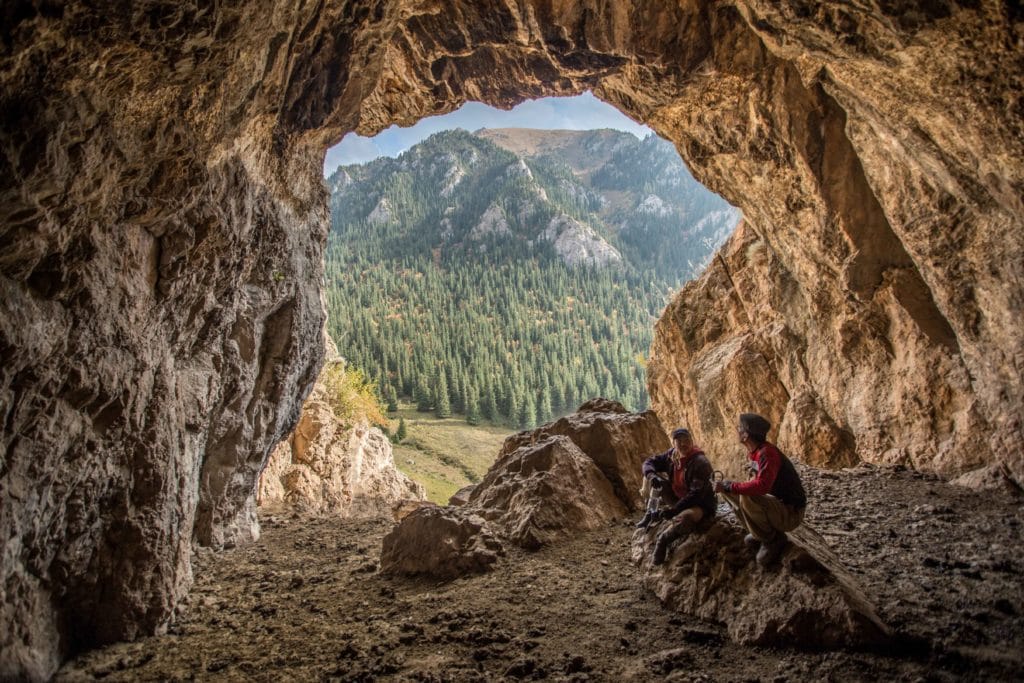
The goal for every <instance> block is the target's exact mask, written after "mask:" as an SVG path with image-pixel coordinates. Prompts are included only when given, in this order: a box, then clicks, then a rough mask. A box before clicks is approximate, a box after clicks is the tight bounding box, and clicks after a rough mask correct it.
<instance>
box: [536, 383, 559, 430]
mask: <svg viewBox="0 0 1024 683" xmlns="http://www.w3.org/2000/svg"><path fill="white" fill-rule="evenodd" d="M554 416H555V414H554V410H552V408H551V390H550V389H549V388H544V389H541V390H540V407H538V408H537V421H538V422H539V423H544V422H548V421H549V420H551V418H553V417H554Z"/></svg>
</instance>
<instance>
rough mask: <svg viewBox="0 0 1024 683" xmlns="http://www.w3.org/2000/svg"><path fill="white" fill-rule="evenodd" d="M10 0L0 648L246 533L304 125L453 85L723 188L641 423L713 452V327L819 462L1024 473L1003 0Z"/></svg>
mask: <svg viewBox="0 0 1024 683" xmlns="http://www.w3.org/2000/svg"><path fill="white" fill-rule="evenodd" d="M2 12H3V15H2V16H3V21H2V22H0V41H2V44H0V117H2V120H3V133H2V137H0V149H2V151H3V153H2V155H0V198H2V201H0V212H2V215H3V222H2V224H0V288H2V291H3V296H2V299H0V358H2V361H3V362H2V367H0V416H2V418H3V423H2V424H3V428H2V430H3V431H2V434H0V439H2V446H3V448H2V451H0V457H2V458H3V459H2V462H0V535H2V539H3V542H4V545H3V564H2V577H0V579H2V581H3V586H4V603H3V605H2V608H0V639H2V640H0V676H9V677H30V678H39V677H45V676H47V675H48V674H49V673H50V672H52V671H53V670H54V668H55V667H56V666H57V664H58V662H59V661H60V659H61V658H62V657H64V656H66V655H67V654H68V653H69V652H72V651H74V650H75V649H77V648H81V647H88V646H91V645H95V644H97V643H102V642H107V641H110V640H114V639H120V638H131V637H135V636H137V635H139V634H143V633H151V632H156V631H159V630H160V629H161V628H163V627H164V626H165V625H166V623H167V621H168V619H169V618H170V616H171V614H172V611H173V608H174V605H175V603H176V602H177V600H178V598H179V597H180V596H181V595H182V594H183V592H184V591H186V590H187V588H188V584H189V581H190V571H189V552H190V548H191V544H192V543H193V542H197V543H201V544H205V545H211V546H214V547H223V546H225V545H230V544H233V543H237V542H242V541H245V540H247V539H251V538H252V537H254V536H255V535H256V534H258V526H257V522H256V520H255V517H254V515H253V507H252V506H253V492H254V488H255V483H256V478H257V475H258V473H259V471H260V469H261V468H262V466H263V464H264V463H265V461H266V458H267V457H268V454H269V452H270V450H271V449H272V448H273V446H274V445H275V444H276V443H277V442H278V441H280V440H281V439H283V438H284V437H285V436H286V435H287V434H288V432H289V431H290V429H291V428H292V427H293V426H294V424H295V421H296V420H297V418H298V415H299V410H300V406H301V403H302V399H303V398H304V396H305V395H306V394H307V393H308V391H309V389H310V387H311V385H312V383H313V381H314V379H315V376H316V373H317V370H318V367H319V365H320V362H321V354H322V351H321V349H320V344H319V343H318V341H319V339H320V329H321V327H322V323H323V308H322V305H321V302H320V289H321V286H322V284H321V281H322V252H323V247H324V240H325V231H326V225H327V220H326V219H327V215H326V201H325V200H326V196H325V191H324V189H323V185H322V182H321V167H320V165H321V160H322V155H323V152H324V150H325V149H326V148H327V146H329V145H330V144H332V143H334V142H336V141H338V140H339V139H340V138H341V136H342V135H343V134H344V133H346V132H348V131H350V130H357V131H358V132H360V133H362V134H373V133H375V132H378V131H380V130H381V129H383V128H384V127H386V126H388V125H390V124H392V123H399V124H411V123H413V122H414V121H416V120H418V119H419V118H421V117H423V116H427V115H431V114H438V113H444V112H447V111H451V110H453V109H455V108H456V107H458V106H459V105H461V104H462V103H463V102H465V101H467V100H480V101H483V102H487V103H490V104H494V105H498V106H511V105H513V104H515V103H516V102H518V101H521V100H522V99H524V98H526V97H538V96H542V95H556V94H576V93H579V92H582V91H584V90H586V89H593V90H594V92H595V93H596V94H597V95H598V96H599V97H601V98H602V99H605V100H606V101H608V102H610V103H612V104H614V105H615V106H617V107H618V108H620V109H621V110H622V111H624V112H626V113H627V114H629V115H631V116H633V117H634V118H636V119H637V120H642V121H644V122H646V123H648V124H649V125H650V126H651V127H653V128H654V129H655V130H657V131H658V132H659V133H660V134H662V135H663V136H665V137H668V138H669V139H672V140H673V141H675V143H676V145H677V148H678V149H679V150H680V153H681V154H682V155H683V157H684V159H685V160H686V161H687V163H688V164H689V165H690V167H691V169H692V170H693V172H694V175H695V176H696V177H697V178H698V179H700V180H702V182H704V183H705V184H707V185H708V186H709V187H711V188H712V189H714V190H716V191H718V192H720V193H721V194H723V195H724V196H725V197H726V198H727V199H729V200H730V201H731V202H732V203H733V204H735V205H737V206H739V207H741V208H742V209H743V211H744V215H745V216H746V221H747V222H746V225H745V227H744V229H743V231H742V232H741V234H738V235H737V237H735V238H734V239H733V241H732V243H731V245H730V247H729V248H728V249H727V251H726V253H723V255H722V258H721V259H719V260H717V261H716V264H715V265H713V267H712V269H710V270H709V272H708V274H707V275H706V276H705V278H704V279H702V280H701V284H698V285H694V286H691V287H690V288H688V289H687V290H686V291H684V292H683V294H682V295H681V296H682V297H683V298H682V299H677V301H676V302H674V303H673V304H672V306H670V308H669V309H668V310H667V312H666V317H665V318H664V319H663V320H662V322H661V323H660V324H659V332H658V337H659V342H657V343H656V346H655V349H654V351H653V357H652V359H651V391H652V396H653V398H654V402H655V406H656V408H657V409H658V410H659V413H660V414H661V416H662V418H663V420H664V421H666V422H669V423H671V422H675V421H679V420H683V419H685V420H686V421H689V422H691V423H692V424H695V425H699V428H700V429H701V430H702V431H703V432H704V433H705V435H706V437H707V438H706V439H705V441H706V442H710V443H711V444H713V445H715V446H716V447H717V446H719V445H720V446H721V448H723V449H724V448H726V447H727V446H728V444H727V443H726V440H725V438H724V435H723V433H721V429H722V426H723V425H729V424H731V422H730V420H731V419H732V416H731V412H730V411H732V410H734V409H735V408H737V407H738V406H740V405H741V404H742V405H743V407H748V403H749V402H744V401H746V399H743V400H740V399H742V397H743V394H742V392H747V391H749V387H748V386H747V385H746V384H744V383H743V382H742V381H733V380H732V379H730V378H729V377H724V376H723V377H720V378H719V379H721V381H719V382H718V383H717V384H714V387H715V389H714V392H712V393H711V394H705V393H701V392H700V391H699V390H700V389H701V388H702V385H701V384H700V381H699V380H700V379H701V377H700V375H695V374H694V373H693V372H692V371H691V368H693V367H697V365H698V362H697V361H698V360H703V361H707V360H709V359H713V358H715V357H719V358H726V357H729V358H734V359H735V360H736V363H735V364H733V365H731V366H730V367H731V368H733V369H734V370H736V371H737V373H738V374H736V377H739V378H741V379H742V378H743V377H745V376H747V374H746V372H745V370H744V368H746V367H748V365H745V364H754V365H757V366H759V367H763V368H764V371H763V376H764V377H765V378H766V381H769V382H770V383H771V387H770V392H769V393H771V396H772V398H771V400H770V401H767V402H766V403H765V404H763V406H758V407H760V409H763V410H765V412H767V413H769V415H771V416H773V417H775V418H776V419H781V420H782V421H783V423H785V415H786V414H787V411H788V414H790V415H797V414H800V415H803V414H808V415H810V414H813V416H814V419H815V420H816V422H814V423H813V425H811V426H812V427H813V429H812V428H810V427H805V426H802V424H803V423H802V422H799V423H798V424H797V425H796V426H794V427H793V428H792V429H787V433H792V435H793V436H792V438H793V439H794V440H797V441H798V440H799V439H800V438H803V439H804V440H805V442H807V443H810V442H812V441H815V440H818V441H821V442H822V443H824V440H825V439H827V438H834V439H835V440H836V443H837V444H840V446H841V447H842V448H841V449H840V450H842V453H843V454H842V456H841V458H840V459H839V460H836V461H834V462H833V463H832V464H838V463H839V462H841V461H843V462H845V461H846V460H852V459H856V458H861V457H868V458H882V459H898V458H908V459H909V460H910V461H912V462H913V463H914V464H915V465H917V466H921V467H936V468H939V469H942V470H943V471H956V470H958V469H964V468H968V467H973V466H975V465H977V464H979V463H987V462H1000V463H1005V465H1006V466H1007V467H1008V468H1009V470H1010V471H1011V472H1012V473H1013V475H1014V476H1015V477H1017V478H1018V480H1021V479H1024V456H1022V455H1021V454H1020V451H1019V449H1017V450H1013V449H1012V448H1010V445H1011V444H1015V443H1019V440H1020V436H1021V402H1020V396H1021V395H1022V393H1024V392H1022V391H1021V389H1022V387H1021V367H1022V363H1024V347H1022V342H1021V340H1020V339H1019V334H1017V333H1018V332H1019V329H1020V323H1019V315H1020V312H1021V309H1022V307H1021V303H1022V284H1021V283H1022V282H1024V273H1022V272H1021V271H1022V269H1024V266H1022V263H1021V254H1022V253H1024V252H1022V249H1021V247H1022V244H1021V242H1022V239H1024V230H1022V225H1021V222H1022V218H1021V217H1022V215H1024V210H1022V206H1021V196H1022V192H1021V189H1022V182H1021V174H1022V163H1021V160H1022V158H1024V154H1022V149H1021V147H1022V144H1024V143H1022V140H1024V136H1022V135H1021V133H1022V130H1021V120H1022V117H1021V101H1020V92H1021V90H1022V88H1021V72H1022V68H1021V59H1020V57H1021V53H1022V47H1021V30H1022V26H1021V17H1020V16H1017V15H1016V14H1015V13H1014V12H1015V10H1014V9H1013V8H1012V6H1011V5H1010V4H1006V5H1004V4H1002V3H996V2H964V3H959V4H957V3H952V2H945V1H943V0H932V1H930V2H921V3H913V2H909V3H881V4H880V5H879V6H877V7H876V6H874V5H870V6H861V5H859V4H858V5H854V4H850V3H838V2H836V3H829V2H825V3H805V2H783V3H768V2H763V3H762V2H755V1H753V0H750V1H748V2H734V3H730V2H721V3H702V2H695V1H694V2H677V1H675V0H673V1H671V2H669V1H668V0H664V1H660V2H659V1H654V2H651V1H646V2H641V1H640V0H636V1H635V2H628V1H623V2H615V3H608V2H603V1H601V0H577V1H572V2H570V1H560V0H532V1H526V0H523V1H522V2H514V1H512V0H494V1H491V2H473V3H461V2H420V3H414V4H413V3H404V2H402V1H401V0H379V1H377V2H373V1H364V2H341V1H330V0H328V1H326V2H321V3H292V2H283V1H282V2H272V1H270V0H263V1H260V2H247V3H242V2H226V3H221V4H218V5H216V6H212V7H206V6H204V7H197V6H192V5H186V4H181V3H169V2H153V1H148V0H143V1H142V2H137V3H115V2H103V1H99V2H94V3H90V4H89V5H85V4H84V3H67V4H64V5H57V4H52V3H45V2H24V1H18V2H11V3H7V4H6V5H5V6H4V8H3V10H2ZM739 245H745V246H743V248H739ZM716 287H717V289H715V288H716ZM701 288H703V289H701ZM698 290H700V291H702V292H704V293H705V295H706V296H708V297H709V298H708V299H707V300H706V301H705V302H702V301H701V299H699V298H695V299H692V302H693V303H707V304H708V305H707V306H704V307H702V308H700V307H696V306H694V305H688V304H687V302H688V301H691V300H690V299H687V298H686V297H688V296H690V295H691V294H689V293H692V292H694V291H698ZM688 292H689V293H688ZM715 292H717V293H718V294H719V295H720V296H715V295H714V294H715ZM723 298H724V299H723ZM698 318H699V320H698ZM673 321H674V322H673ZM698 322H699V325H698V324H697V323H698ZM691 337H692V339H691ZM670 338H677V339H680V340H682V341H680V342H679V343H675V342H673V343H668V342H665V341H664V340H666V339H670ZM694 339H696V340H697V341H693V340H694ZM894 342H896V343H894ZM673 344H675V345H673ZM737 347H739V350H738V351H736V348H737ZM732 351H736V353H734V354H733V355H732V356H729V354H730V353H731V352H732ZM701 354H703V355H701ZM716 354H717V356H716ZM782 361H784V362H782ZM749 367H753V366H752V365H751V366H749ZM861 367H868V368H870V369H871V374H870V376H869V377H867V378H863V377H862V376H861V375H859V374H858V371H859V368H861ZM922 372H924V375H923V376H920V375H919V373H922ZM734 379H735V378H734ZM936 380H937V381H938V384H936V383H935V381H936ZM894 381H895V384H891V385H887V384H886V382H890V383H891V382H894ZM707 386H711V385H707ZM872 389H873V390H874V392H875V394H876V398H875V399H873V400H874V403H871V404H870V405H868V403H869V402H870V401H869V399H871V397H872ZM893 393H895V395H891V394H893ZM877 394H883V396H880V397H879V396H877ZM716 397H717V398H716ZM702 401H703V403H702ZM798 409H799V410H798ZM800 411H803V412H800ZM792 421H793V420H791V422H792ZM815 425H816V426H815ZM801 429H803V431H804V432H806V436H804V437H800V436H799V435H800V433H801V432H800V430H801ZM821 435H825V436H821ZM930 442H931V444H932V445H930ZM934 444H947V445H948V447H946V446H943V447H942V448H939V447H937V446H935V445H934ZM843 449H845V450H843ZM900 449H903V452H899V451H900ZM819 450H828V449H823V448H819Z"/></svg>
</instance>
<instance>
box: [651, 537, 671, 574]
mask: <svg viewBox="0 0 1024 683" xmlns="http://www.w3.org/2000/svg"><path fill="white" fill-rule="evenodd" d="M668 546H669V542H668V541H667V540H666V539H664V538H659V539H658V540H657V542H656V543H655V544H654V557H652V558H651V564H652V565H654V566H655V567H657V566H658V565H661V564H665V557H666V556H667V555H668Z"/></svg>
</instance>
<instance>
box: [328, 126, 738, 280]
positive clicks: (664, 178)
mask: <svg viewBox="0 0 1024 683" xmlns="http://www.w3.org/2000/svg"><path fill="white" fill-rule="evenodd" d="M328 182H329V184H330V187H331V191H332V197H331V206H332V217H333V221H334V226H335V229H336V230H337V232H338V234H339V235H340V236H341V237H342V238H344V236H346V235H349V234H353V233H359V234H360V235H366V234H367V233H368V232H369V231H373V232H374V233H375V235H376V237H371V238H370V242H374V243H376V245H375V246H376V247H378V248H379V254H380V255H382V256H384V255H395V254H397V253H400V252H409V251H416V250H418V249H423V248H430V249H441V250H442V251H445V252H465V251H467V250H469V251H477V252H486V251H487V250H488V249H492V248H494V247H495V246H497V245H498V244H500V245H501V246H502V247H504V248H505V251H508V250H509V249H511V250H513V251H515V252H517V253H523V254H525V253H531V252H532V253H536V254H537V255H544V254H554V255H557V256H558V257H559V258H561V259H562V261H563V262H564V263H566V264H567V265H570V266H596V267H608V266H620V265H624V266H627V267H632V268H634V269H636V270H641V271H642V270H654V271H655V273H656V275H657V277H658V278H659V279H660V280H663V281H665V282H667V283H669V284H672V285H678V284H680V283H682V282H685V281H687V280H689V279H691V278H692V277H693V276H694V275H696V273H697V272H699V270H700V269H701V268H702V267H703V265H704V263H705V261H706V259H707V257H708V256H709V255H710V254H711V253H712V252H713V250H714V247H715V246H717V245H718V244H720V243H721V242H722V241H723V240H724V239H725V237H727V236H728V234H729V233H730V232H731V231H732V229H733V228H734V227H735V225H736V223H737V221H738V219H739V212H738V211H737V210H736V209H734V208H732V207H730V206H729V205H728V204H727V203H726V202H725V201H724V200H722V199H721V198H720V197H718V196H717V195H715V194H713V193H711V192H710V191H708V190H707V189H706V188H704V187H703V186H702V185H700V184H699V183H698V182H697V181H696V180H694V179H693V177H692V176H691V175H690V173H689V172H688V171H687V170H686V167H685V166H684V165H683V163H682V161H681V160H680V159H679V156H678V154H677V153H676V151H675V149H674V148H673V147H672V145H671V144H670V143H668V142H666V141H664V140H662V139H660V138H658V137H656V136H653V135H652V136H648V137H647V138H646V139H644V140H638V139H637V138H636V137H635V136H633V135H631V134H629V133H623V132H620V131H614V130H594V131H545V130H532V129H518V128H502V129H481V130H479V131H476V133H468V132H466V131H463V130H453V131H446V132H443V133H438V134H436V135H434V136H432V137H430V138H428V139H427V140H425V141H424V142H422V143H420V144H418V145H416V146H415V147H413V148H412V149H410V150H409V151H408V152H406V153H405V154H403V155H402V156H400V157H399V158H397V159H389V158H382V159H378V160H376V161H373V162H371V163H369V164H363V165H359V166H345V167H340V168H339V169H338V170H337V171H336V172H335V173H334V174H333V175H332V176H331V177H330V178H329V180H328ZM681 238H682V239H681ZM359 239H360V240H364V241H365V239H366V238H365V237H362V236H361V237H360V238H359ZM410 240H411V244H410ZM389 245H390V246H389ZM367 246H369V245H367Z"/></svg>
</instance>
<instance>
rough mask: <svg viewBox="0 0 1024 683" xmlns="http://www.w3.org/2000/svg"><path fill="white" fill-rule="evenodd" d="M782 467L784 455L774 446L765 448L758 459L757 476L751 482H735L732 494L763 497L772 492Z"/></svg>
mask: <svg viewBox="0 0 1024 683" xmlns="http://www.w3.org/2000/svg"><path fill="white" fill-rule="evenodd" d="M781 467H782V454H781V453H779V451H778V450H776V449H775V447H774V446H765V447H763V448H761V450H760V457H758V459H757V476H756V477H754V478H753V479H751V480H750V481H742V482H735V483H733V485H732V491H731V492H732V493H738V494H739V495H741V496H763V495H765V494H768V493H771V492H772V486H774V485H775V478H776V477H777V476H779V468H781Z"/></svg>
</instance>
